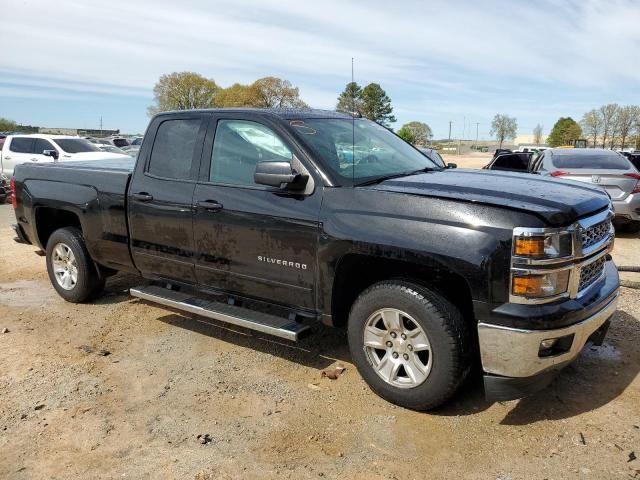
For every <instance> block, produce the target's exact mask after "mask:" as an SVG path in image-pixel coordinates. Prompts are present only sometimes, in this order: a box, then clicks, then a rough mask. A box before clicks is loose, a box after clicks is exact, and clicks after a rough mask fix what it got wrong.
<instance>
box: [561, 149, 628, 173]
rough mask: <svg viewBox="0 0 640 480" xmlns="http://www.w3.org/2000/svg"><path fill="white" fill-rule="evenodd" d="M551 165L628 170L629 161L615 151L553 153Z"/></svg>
mask: <svg viewBox="0 0 640 480" xmlns="http://www.w3.org/2000/svg"><path fill="white" fill-rule="evenodd" d="M553 165H554V166H555V167H557V168H588V169H596V170H597V169H613V170H629V166H630V164H629V161H628V160H627V159H626V158H624V157H622V156H620V155H618V154H617V153H613V152H611V153H610V154H608V153H591V152H589V153H586V154H585V153H580V154H577V155H571V154H565V153H563V154H562V155H554V156H553Z"/></svg>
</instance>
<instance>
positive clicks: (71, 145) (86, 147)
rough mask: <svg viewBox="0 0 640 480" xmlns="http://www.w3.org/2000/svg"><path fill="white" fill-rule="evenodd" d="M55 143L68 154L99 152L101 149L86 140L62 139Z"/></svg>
mask: <svg viewBox="0 0 640 480" xmlns="http://www.w3.org/2000/svg"><path fill="white" fill-rule="evenodd" d="M54 142H56V143H57V144H58V146H59V147H60V148H61V149H62V150H64V151H65V152H67V153H83V152H99V151H100V149H99V148H98V147H96V146H95V145H94V144H93V143H91V142H90V141H89V140H85V139H84V138H62V139H55V140H54Z"/></svg>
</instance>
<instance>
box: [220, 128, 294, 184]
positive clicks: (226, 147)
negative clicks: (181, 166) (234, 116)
mask: <svg viewBox="0 0 640 480" xmlns="http://www.w3.org/2000/svg"><path fill="white" fill-rule="evenodd" d="M211 157H212V158H211V172H210V174H209V180H210V181H212V182H214V183H223V184H230V185H255V182H254V181H253V173H254V171H255V169H256V164H257V163H258V162H291V160H292V158H293V154H292V153H291V151H290V150H289V149H288V148H287V146H286V145H285V144H284V143H283V142H282V140H280V137H278V136H277V135H276V134H275V133H274V132H273V131H272V130H271V129H270V128H268V127H265V126H264V125H261V124H260V123H256V122H250V121H246V120H220V121H218V125H217V127H216V136H215V139H214V141H213V152H212V155H211Z"/></svg>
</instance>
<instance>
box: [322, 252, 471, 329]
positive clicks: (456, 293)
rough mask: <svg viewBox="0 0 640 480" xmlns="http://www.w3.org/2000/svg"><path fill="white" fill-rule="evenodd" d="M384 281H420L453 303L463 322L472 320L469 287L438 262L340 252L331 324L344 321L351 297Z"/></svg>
mask: <svg viewBox="0 0 640 480" xmlns="http://www.w3.org/2000/svg"><path fill="white" fill-rule="evenodd" d="M384 280H405V281H408V282H413V283H417V284H420V285H422V286H424V287H427V288H429V289H430V290H432V291H434V292H435V293H438V294H440V295H442V296H443V297H444V298H446V299H447V300H449V301H450V302H451V303H452V304H454V305H456V306H457V307H458V308H459V309H460V311H461V313H462V315H463V317H464V318H465V321H469V322H472V321H474V314H473V301H472V293H471V288H470V286H469V284H468V282H467V281H466V279H465V278H464V277H463V276H462V275H460V274H459V273H457V272H455V271H453V270H452V269H451V268H448V267H447V266H445V265H442V264H440V263H438V262H425V263H413V262H408V261H404V260H398V259H388V258H381V257H375V256H370V255H364V254H358V253H350V254H346V255H344V256H343V257H342V258H341V259H340V261H339V263H338V265H337V268H336V273H335V276H334V281H333V287H332V296H331V299H332V301H331V316H332V323H333V325H334V326H336V327H344V326H345V325H346V324H347V320H348V316H349V311H350V308H351V305H353V302H354V301H355V299H356V298H357V297H358V295H360V294H361V293H362V292H363V291H364V290H366V289H367V288H368V287H370V286H371V285H373V284H375V283H378V282H381V281H384Z"/></svg>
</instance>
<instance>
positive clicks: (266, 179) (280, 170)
mask: <svg viewBox="0 0 640 480" xmlns="http://www.w3.org/2000/svg"><path fill="white" fill-rule="evenodd" d="M308 180H309V176H308V175H301V174H299V173H297V172H296V171H295V170H293V169H292V168H291V164H290V163H289V162H258V164H257V165H256V170H255V173H254V174H253V181H254V182H256V183H257V184H259V185H268V186H270V187H277V188H281V189H283V190H304V188H305V186H306V185H307V181H308Z"/></svg>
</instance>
